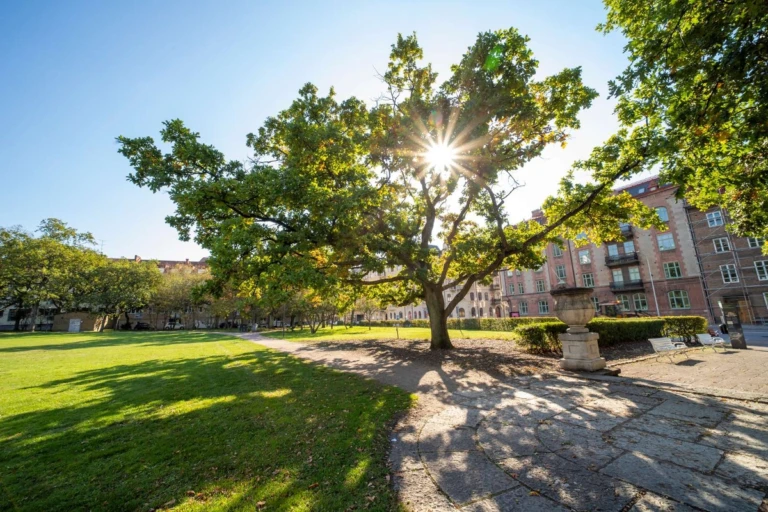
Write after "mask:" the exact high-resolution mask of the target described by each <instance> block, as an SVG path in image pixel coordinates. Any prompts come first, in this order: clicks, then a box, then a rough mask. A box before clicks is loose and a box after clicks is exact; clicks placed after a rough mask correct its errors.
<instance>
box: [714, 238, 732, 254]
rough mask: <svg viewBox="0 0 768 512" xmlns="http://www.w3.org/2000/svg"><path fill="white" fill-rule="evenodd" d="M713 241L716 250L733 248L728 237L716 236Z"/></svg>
mask: <svg viewBox="0 0 768 512" xmlns="http://www.w3.org/2000/svg"><path fill="white" fill-rule="evenodd" d="M712 243H713V244H715V252H728V251H730V250H731V244H730V243H728V239H727V238H715V239H714V240H712Z"/></svg>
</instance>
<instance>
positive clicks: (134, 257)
mask: <svg viewBox="0 0 768 512" xmlns="http://www.w3.org/2000/svg"><path fill="white" fill-rule="evenodd" d="M133 261H135V262H136V263H139V262H140V261H141V257H140V256H139V255H138V254H136V255H134V256H133Z"/></svg>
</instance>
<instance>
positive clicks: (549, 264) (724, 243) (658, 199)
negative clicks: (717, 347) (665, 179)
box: [499, 178, 768, 323]
mask: <svg viewBox="0 0 768 512" xmlns="http://www.w3.org/2000/svg"><path fill="white" fill-rule="evenodd" d="M623 191H626V192H627V193H629V194H630V195H632V196H633V197H635V198H637V199H639V200H640V201H642V202H643V203H644V204H646V205H647V206H650V207H652V208H654V209H656V212H657V213H658V214H659V217H660V218H661V219H662V221H664V223H665V224H666V225H667V229H666V230H664V231H661V230H657V229H656V228H652V229H639V228H637V227H635V226H630V225H622V226H621V232H622V237H621V239H620V240H616V241H614V242H611V243H606V244H602V245H595V244H589V245H586V246H582V247H576V246H575V244H574V243H573V242H570V241H569V242H567V243H566V244H565V246H564V247H558V246H555V245H553V244H550V245H549V246H548V247H547V248H546V249H545V256H546V263H545V264H544V265H543V266H542V267H541V268H539V269H536V270H514V269H512V270H505V271H504V272H502V273H501V275H500V276H499V277H500V279H501V281H502V287H503V290H504V295H503V298H504V301H505V302H506V303H507V309H508V311H509V313H510V315H512V316H550V315H551V314H552V308H553V306H554V304H553V302H552V298H551V297H550V295H549V291H550V290H551V289H552V288H554V287H557V286H558V285H561V284H562V285H566V286H585V287H589V288H594V290H595V293H594V296H593V298H592V300H593V303H594V304H595V308H596V309H597V310H598V311H600V310H601V309H602V307H601V305H613V304H615V305H617V306H618V307H619V308H620V309H621V310H622V311H623V312H625V313H627V314H637V315H662V316H666V315H700V316H704V317H707V318H708V319H709V320H710V321H711V322H719V317H720V312H719V309H718V304H717V302H718V300H722V299H723V298H724V297H725V298H728V299H730V300H734V301H739V303H740V311H741V314H740V317H741V319H742V322H744V323H766V322H768V257H765V256H762V254H761V250H760V246H761V245H762V241H761V240H756V239H748V238H740V237H734V236H732V235H729V234H728V233H727V231H726V226H727V225H728V222H729V219H728V215H727V212H726V211H725V210H724V209H722V208H713V209H711V210H709V211H707V212H701V211H698V210H696V209H694V208H691V207H690V206H688V205H687V204H686V203H685V202H684V201H682V200H678V199H677V198H676V197H675V193H676V191H677V187H676V186H674V185H665V184H662V183H660V182H659V180H658V178H649V179H646V180H643V181H642V182H638V183H634V184H631V185H629V186H626V187H623V188H621V189H617V191H616V192H623ZM533 218H534V219H541V221H543V217H542V212H541V211H540V210H536V211H534V212H533Z"/></svg>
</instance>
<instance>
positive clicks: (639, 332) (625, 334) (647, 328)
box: [587, 318, 665, 347]
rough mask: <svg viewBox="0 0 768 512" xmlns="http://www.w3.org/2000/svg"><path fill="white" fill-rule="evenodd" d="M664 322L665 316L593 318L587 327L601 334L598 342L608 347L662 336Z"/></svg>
mask: <svg viewBox="0 0 768 512" xmlns="http://www.w3.org/2000/svg"><path fill="white" fill-rule="evenodd" d="M664 323H665V319H664V318H593V319H592V320H591V321H590V322H589V323H588V324H587V329H589V330H590V332H596V333H597V334H599V335H600V338H599V339H598V344H599V345H600V346H601V347H607V346H610V345H613V344H615V343H621V342H629V341H643V340H647V339H648V338H658V337H660V336H662V332H663V330H664Z"/></svg>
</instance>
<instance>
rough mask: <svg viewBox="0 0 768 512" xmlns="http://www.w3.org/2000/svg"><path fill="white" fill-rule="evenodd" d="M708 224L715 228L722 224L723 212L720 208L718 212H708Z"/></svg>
mask: <svg viewBox="0 0 768 512" xmlns="http://www.w3.org/2000/svg"><path fill="white" fill-rule="evenodd" d="M707 224H708V225H709V227H711V228H714V227H715V226H722V225H723V214H721V213H720V211H719V210H718V211H716V212H709V213H708V214H707Z"/></svg>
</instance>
